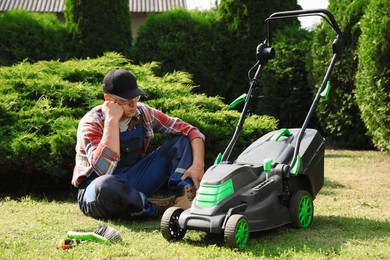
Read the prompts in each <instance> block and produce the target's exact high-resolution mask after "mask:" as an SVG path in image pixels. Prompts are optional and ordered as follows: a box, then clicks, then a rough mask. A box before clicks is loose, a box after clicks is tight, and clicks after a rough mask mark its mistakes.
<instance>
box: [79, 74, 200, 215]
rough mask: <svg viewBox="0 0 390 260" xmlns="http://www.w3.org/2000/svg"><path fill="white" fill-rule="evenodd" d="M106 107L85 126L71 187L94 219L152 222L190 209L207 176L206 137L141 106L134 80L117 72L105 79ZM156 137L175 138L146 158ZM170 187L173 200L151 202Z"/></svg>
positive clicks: (82, 125)
mask: <svg viewBox="0 0 390 260" xmlns="http://www.w3.org/2000/svg"><path fill="white" fill-rule="evenodd" d="M103 94H104V103H103V104H102V105H99V106H97V107H94V108H93V109H92V110H91V111H89V112H88V113H87V114H86V115H85V116H84V117H83V118H82V119H81V121H80V123H79V126H78V130H77V145H76V165H75V168H74V172H73V178H72V184H73V185H74V186H76V187H77V188H78V189H79V191H78V203H79V206H80V209H81V210H82V212H83V213H84V214H85V215H87V216H91V217H93V218H97V219H106V218H124V219H127V218H132V217H141V218H152V217H156V216H161V214H162V213H163V212H164V210H166V209H167V208H168V207H170V206H178V207H181V208H183V209H188V208H189V207H191V202H192V200H193V198H194V196H195V191H196V189H197V188H199V183H200V181H201V179H202V177H203V175H204V135H203V134H202V133H201V132H200V131H199V130H198V129H197V128H196V127H194V126H192V125H190V124H188V123H186V122H183V121H182V120H180V119H178V118H172V117H169V116H167V115H166V114H164V113H162V112H161V111H159V110H156V109H154V108H151V107H150V106H148V105H146V104H143V103H140V102H139V99H140V96H142V95H144V94H145V92H144V91H142V90H141V89H139V88H138V85H137V81H136V79H135V77H134V76H133V75H132V74H131V73H130V72H128V71H126V70H123V69H114V70H112V71H110V72H108V73H107V75H106V76H105V77H104V79H103ZM154 133H161V134H166V135H169V136H171V138H170V139H169V140H168V141H166V142H165V143H163V144H162V145H161V146H160V147H159V148H157V149H156V150H155V151H153V152H152V153H150V154H148V155H147V156H144V155H145V152H146V149H147V147H148V145H149V143H150V140H151V139H152V138H153V136H154ZM165 184H168V187H169V189H170V190H171V191H172V192H173V193H174V196H172V197H169V198H165V199H155V198H152V197H151V196H153V194H155V192H156V191H158V190H159V189H160V188H161V187H162V186H164V185H165Z"/></svg>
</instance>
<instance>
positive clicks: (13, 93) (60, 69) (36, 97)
mask: <svg viewBox="0 0 390 260" xmlns="http://www.w3.org/2000/svg"><path fill="white" fill-rule="evenodd" d="M115 67H122V68H125V69H128V70H130V71H132V72H133V73H134V74H135V76H136V77H137V78H138V81H139V85H140V86H141V87H142V88H143V89H144V90H145V91H146V92H147V93H148V96H146V97H145V98H144V99H143V102H145V103H147V104H150V105H152V106H153V107H156V108H157V109H161V110H162V111H164V112H165V113H167V114H169V115H171V116H179V117H181V118H183V119H184V120H186V121H188V122H190V123H192V124H194V125H196V126H198V127H199V128H200V130H201V131H202V132H203V133H204V134H205V135H206V138H207V139H206V165H207V166H210V165H211V164H212V163H213V161H214V159H215V157H216V156H217V154H218V153H219V152H223V149H224V148H225V147H226V146H227V144H228V142H229V140H230V138H231V136H232V134H233V131H234V129H235V126H236V124H237V122H238V118H239V112H238V111H229V110H228V106H227V105H225V104H224V103H223V102H222V101H221V99H220V98H219V97H207V96H206V95H204V94H202V95H199V94H194V93H193V88H194V86H193V82H192V80H191V77H190V75H189V74H187V73H184V72H174V73H170V74H166V75H164V76H162V77H158V76H156V75H155V74H154V73H153V71H154V70H156V69H158V67H159V65H158V64H157V63H147V64H144V65H142V66H136V65H133V64H131V63H130V62H129V60H127V59H126V58H125V57H124V56H122V55H119V54H116V53H106V54H105V55H104V56H102V57H98V58H96V59H86V60H69V61H66V62H59V61H50V62H48V61H40V62H37V63H34V64H30V63H28V62H22V63H20V64H17V65H14V66H12V67H0V94H1V95H2V99H1V101H0V114H1V117H0V124H1V125H2V128H1V130H0V134H1V136H2V138H1V140H0V183H1V184H0V186H1V189H2V190H3V191H4V190H7V189H8V190H9V189H13V191H14V192H15V191H16V190H18V191H29V190H32V189H42V188H47V187H52V188H58V187H64V186H65V187H66V186H68V187H70V178H71V175H72V170H73V166H74V156H75V150H74V148H75V143H76V128H77V124H78V120H79V119H80V118H81V117H82V116H83V115H84V114H85V113H86V112H87V111H88V110H89V109H90V108H91V107H93V106H95V105H97V104H100V103H101V102H102V93H101V82H102V79H103V77H104V75H105V74H106V73H107V72H108V71H109V70H111V69H113V68H115ZM275 128H276V120H275V119H274V118H271V117H268V116H262V117H260V116H257V115H249V116H248V118H247V121H246V125H245V127H244V131H243V133H242V135H241V138H240V139H239V141H238V143H237V146H236V147H237V149H235V151H234V153H233V156H232V158H234V156H236V155H237V154H238V153H239V152H240V151H242V150H243V149H244V148H245V147H246V146H247V145H249V144H250V143H251V142H253V141H254V140H255V139H257V138H258V137H260V136H261V135H263V134H265V133H267V132H269V131H271V130H274V129H275ZM161 138H162V137H159V136H158V137H157V138H156V141H157V140H161ZM156 145H157V142H153V143H152V144H151V148H150V150H151V149H153V148H155V147H156ZM15 176H17V177H15Z"/></svg>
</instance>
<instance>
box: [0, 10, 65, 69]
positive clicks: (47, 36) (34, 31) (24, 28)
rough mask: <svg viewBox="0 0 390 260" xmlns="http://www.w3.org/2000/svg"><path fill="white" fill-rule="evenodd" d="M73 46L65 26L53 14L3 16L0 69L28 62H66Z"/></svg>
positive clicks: (18, 12)
mask: <svg viewBox="0 0 390 260" xmlns="http://www.w3.org/2000/svg"><path fill="white" fill-rule="evenodd" d="M71 45H72V44H71V43H70V42H69V37H68V34H67V32H66V29H65V26H64V25H62V24H61V23H60V22H59V21H58V20H57V18H56V17H55V15H53V14H38V13H30V12H27V11H25V10H12V11H8V12H4V13H2V14H0V50H1V51H0V66H8V65H11V64H14V63H17V62H21V61H23V60H25V59H27V60H29V61H30V62H36V61H39V60H57V59H60V60H65V59H67V58H68V47H69V49H70V48H71Z"/></svg>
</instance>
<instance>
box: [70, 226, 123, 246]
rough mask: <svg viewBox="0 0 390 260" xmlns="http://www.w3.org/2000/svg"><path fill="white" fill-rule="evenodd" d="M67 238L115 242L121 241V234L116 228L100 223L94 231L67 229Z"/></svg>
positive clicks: (106, 242)
mask: <svg viewBox="0 0 390 260" xmlns="http://www.w3.org/2000/svg"><path fill="white" fill-rule="evenodd" d="M67 235H68V238H72V239H79V240H82V241H96V242H100V243H105V244H111V243H117V242H121V241H122V236H121V235H120V234H119V232H118V231H117V230H115V229H114V228H112V227H109V226H106V225H100V226H99V227H98V228H97V229H96V230H95V232H76V231H68V234H67Z"/></svg>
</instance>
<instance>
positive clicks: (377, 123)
mask: <svg viewBox="0 0 390 260" xmlns="http://www.w3.org/2000/svg"><path fill="white" fill-rule="evenodd" d="M389 17H390V1H389V0H371V1H370V4H369V5H368V7H367V11H366V13H365V15H364V17H363V19H362V21H361V28H362V33H361V36H360V39H359V52H358V53H359V66H358V74H357V76H356V77H357V83H356V98H357V103H358V105H359V108H360V110H361V115H362V119H363V121H364V123H365V125H366V127H367V129H368V134H369V135H370V136H372V138H373V142H374V144H375V145H376V147H377V148H378V149H380V150H381V151H383V152H387V153H389V152H390V137H389V136H390V105H389V104H390V68H389V64H390V18H389Z"/></svg>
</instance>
